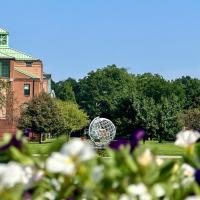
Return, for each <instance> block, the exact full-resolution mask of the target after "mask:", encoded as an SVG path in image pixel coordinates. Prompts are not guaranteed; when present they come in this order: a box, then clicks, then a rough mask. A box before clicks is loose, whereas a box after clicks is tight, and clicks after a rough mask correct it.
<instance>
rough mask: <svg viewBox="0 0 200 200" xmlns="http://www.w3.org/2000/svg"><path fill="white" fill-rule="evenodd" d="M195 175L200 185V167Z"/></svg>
mask: <svg viewBox="0 0 200 200" xmlns="http://www.w3.org/2000/svg"><path fill="white" fill-rule="evenodd" d="M194 176H195V180H196V182H197V183H198V184H199V185H200V169H197V170H196V172H195V174H194Z"/></svg>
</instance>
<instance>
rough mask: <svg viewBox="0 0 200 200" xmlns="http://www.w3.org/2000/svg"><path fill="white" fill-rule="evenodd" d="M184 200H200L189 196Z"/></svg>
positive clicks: (199, 197) (197, 197)
mask: <svg viewBox="0 0 200 200" xmlns="http://www.w3.org/2000/svg"><path fill="white" fill-rule="evenodd" d="M185 200H200V196H189V197H187V198H186V199H185Z"/></svg>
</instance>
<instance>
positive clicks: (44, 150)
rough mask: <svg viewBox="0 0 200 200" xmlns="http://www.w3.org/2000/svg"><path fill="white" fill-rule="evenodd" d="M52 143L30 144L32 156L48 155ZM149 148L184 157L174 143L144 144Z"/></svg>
mask: <svg viewBox="0 0 200 200" xmlns="http://www.w3.org/2000/svg"><path fill="white" fill-rule="evenodd" d="M52 142H56V140H47V141H46V142H44V143H42V144H38V143H29V145H28V146H29V149H30V151H31V153H32V154H48V148H49V146H50V144H51V143H52ZM141 145H144V146H145V147H147V148H150V149H152V150H154V151H156V153H157V154H158V155H182V154H183V150H182V149H181V148H179V147H177V146H175V145H174V144H173V142H163V143H158V142H157V141H146V143H145V144H142V143H141Z"/></svg>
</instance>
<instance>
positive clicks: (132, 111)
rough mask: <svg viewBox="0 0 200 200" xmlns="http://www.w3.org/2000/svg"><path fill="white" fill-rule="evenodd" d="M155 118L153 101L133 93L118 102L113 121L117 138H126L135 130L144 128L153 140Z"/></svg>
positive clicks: (155, 124)
mask: <svg viewBox="0 0 200 200" xmlns="http://www.w3.org/2000/svg"><path fill="white" fill-rule="evenodd" d="M156 116H157V107H156V104H155V101H154V100H153V99H152V98H148V97H144V96H140V95H139V94H137V93H135V92H133V93H130V94H129V95H128V96H126V97H123V98H122V99H121V100H120V101H119V104H118V106H117V109H116V111H115V117H113V121H114V123H115V124H116V126H117V132H118V136H119V135H120V136H123V137H124V136H125V137H127V136H129V135H130V134H131V132H132V131H133V130H134V129H135V128H144V129H145V131H146V132H147V133H148V135H149V136H150V137H151V138H153V137H154V136H155V135H156V132H157V129H158V125H157V121H156Z"/></svg>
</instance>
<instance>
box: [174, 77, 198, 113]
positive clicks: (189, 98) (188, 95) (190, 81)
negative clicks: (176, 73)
mask: <svg viewBox="0 0 200 200" xmlns="http://www.w3.org/2000/svg"><path fill="white" fill-rule="evenodd" d="M174 82H175V84H176V85H178V84H179V85H181V86H182V87H183V89H184V92H185V104H184V109H186V110H188V109H192V108H197V107H200V80H199V79H197V78H191V77H190V76H183V77H182V78H179V79H176V80H175V81H174Z"/></svg>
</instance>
